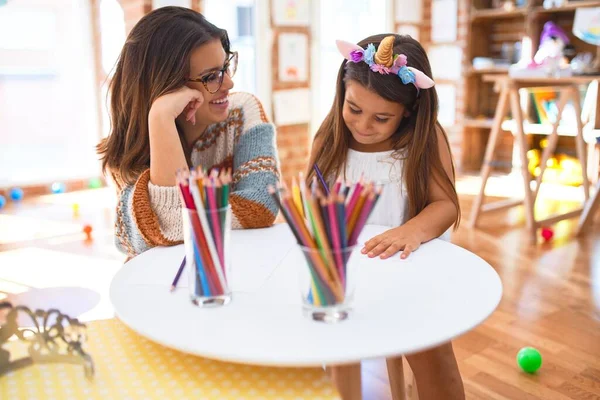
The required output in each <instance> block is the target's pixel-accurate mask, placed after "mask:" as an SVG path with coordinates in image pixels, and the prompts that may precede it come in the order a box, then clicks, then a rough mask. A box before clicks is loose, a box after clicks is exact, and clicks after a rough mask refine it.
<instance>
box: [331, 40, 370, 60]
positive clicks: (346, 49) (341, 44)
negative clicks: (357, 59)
mask: <svg viewBox="0 0 600 400" xmlns="http://www.w3.org/2000/svg"><path fill="white" fill-rule="evenodd" d="M335 44H336V45H337V48H338V50H339V51H340V53H341V54H342V56H344V58H345V59H346V60H350V61H351V60H352V57H351V56H350V53H351V52H353V51H355V50H360V51H363V48H362V47H360V46H359V45H357V44H354V43H350V42H345V41H343V40H336V41H335Z"/></svg>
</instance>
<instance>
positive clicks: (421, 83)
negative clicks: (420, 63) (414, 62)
mask: <svg viewBox="0 0 600 400" xmlns="http://www.w3.org/2000/svg"><path fill="white" fill-rule="evenodd" d="M407 68H408V69H410V70H411V71H412V72H413V73H414V74H415V83H416V85H417V87H418V88H419V89H429V88H430V87H433V85H435V82H434V81H433V79H431V78H430V77H428V76H427V75H425V74H424V73H423V72H421V71H419V70H418V69H416V68H413V67H407Z"/></svg>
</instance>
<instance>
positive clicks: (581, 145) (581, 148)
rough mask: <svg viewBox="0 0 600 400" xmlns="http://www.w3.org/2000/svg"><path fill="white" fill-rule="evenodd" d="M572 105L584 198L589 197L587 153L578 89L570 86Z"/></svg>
mask: <svg viewBox="0 0 600 400" xmlns="http://www.w3.org/2000/svg"><path fill="white" fill-rule="evenodd" d="M571 92H572V98H573V106H574V107H575V116H576V117H577V118H575V121H576V122H577V135H576V136H575V145H576V146H577V157H578V158H579V162H580V163H581V175H582V177H581V178H582V179H583V191H584V195H585V200H586V201H587V200H588V199H589V198H590V181H589V180H588V175H587V168H588V165H587V154H586V151H585V140H584V138H583V123H582V122H581V101H580V98H579V97H580V96H579V90H578V89H577V87H572V88H571Z"/></svg>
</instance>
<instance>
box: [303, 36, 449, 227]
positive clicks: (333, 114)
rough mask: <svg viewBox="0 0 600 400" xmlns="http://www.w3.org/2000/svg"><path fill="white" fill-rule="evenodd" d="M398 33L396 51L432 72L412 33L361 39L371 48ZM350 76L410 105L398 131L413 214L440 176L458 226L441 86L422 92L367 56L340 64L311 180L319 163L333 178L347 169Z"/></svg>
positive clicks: (399, 154)
mask: <svg viewBox="0 0 600 400" xmlns="http://www.w3.org/2000/svg"><path fill="white" fill-rule="evenodd" d="M392 35H393V36H395V40H394V54H405V55H406V57H407V59H408V66H410V67H414V68H417V69H419V70H421V71H422V72H423V73H425V75H427V76H429V77H431V76H432V75H431V66H430V65H429V60H428V59H427V55H426V53H425V50H424V49H423V47H422V46H421V45H420V44H419V42H417V41H416V40H414V39H413V38H411V37H410V36H403V35H394V34H381V35H375V36H370V37H368V38H366V39H364V40H362V41H361V42H359V43H358V45H359V46H360V47H362V48H366V47H367V45H368V44H369V43H372V44H373V45H375V47H376V48H378V47H379V44H380V42H381V41H382V40H383V39H384V38H385V37H387V36H392ZM349 80H353V81H356V82H358V83H360V84H361V85H363V86H364V87H366V88H368V89H370V90H372V91H374V92H375V93H377V94H378V95H379V96H381V97H383V98H384V99H386V100H389V101H394V102H397V103H400V104H402V105H404V106H405V107H406V109H407V110H408V111H410V116H408V117H405V118H403V119H402V122H401V123H400V126H399V128H398V130H397V131H396V132H395V133H394V135H393V136H392V138H393V149H394V150H395V152H394V157H396V158H399V157H402V158H404V168H403V179H404V182H406V189H407V196H408V213H409V215H408V218H413V217H414V216H416V215H417V214H419V213H420V212H421V211H422V210H423V209H424V208H425V207H426V206H427V204H428V198H429V188H430V182H431V179H434V180H435V181H436V182H438V183H439V184H440V186H441V187H442V189H443V190H444V192H445V193H446V194H447V195H448V197H450V200H451V201H452V203H454V206H455V207H456V215H457V219H456V222H455V224H454V226H455V228H456V227H458V223H459V221H460V205H459V203H458V196H457V194H456V189H455V187H454V174H455V172H454V165H453V166H452V179H451V178H449V177H448V175H447V174H446V172H445V171H444V168H443V166H442V162H441V159H440V155H439V151H438V138H437V133H438V132H442V133H443V137H444V141H445V144H446V146H448V150H450V144H449V142H448V138H447V136H446V132H445V131H444V129H443V128H442V126H441V125H440V124H439V122H438V121H437V116H438V98H437V93H436V91H435V87H433V88H430V89H422V90H421V91H420V92H419V93H417V89H416V88H415V86H414V85H412V84H408V85H404V84H403V83H402V81H401V80H400V78H398V76H396V75H393V74H390V75H382V74H379V73H374V72H372V71H371V70H370V69H369V66H368V65H367V64H366V63H364V62H360V63H353V62H347V61H346V60H344V61H343V62H342V65H341V66H340V70H339V72H338V77H337V83H336V95H335V99H334V101H333V106H332V107H331V111H330V112H329V114H328V115H327V117H326V118H325V120H324V121H323V123H322V124H321V127H320V128H319V130H318V131H317V134H316V136H315V142H316V143H317V144H318V145H319V146H318V148H314V150H313V154H312V155H311V163H310V165H309V170H308V172H307V180H308V181H309V182H310V181H311V180H312V178H313V176H314V175H315V173H314V170H313V164H314V163H316V164H317V166H318V167H319V169H320V170H321V172H322V173H323V175H324V176H325V177H329V178H331V177H333V179H335V177H337V176H340V174H341V173H343V171H344V170H345V167H346V157H347V154H348V148H349V142H350V140H349V139H350V137H351V133H350V131H349V130H348V127H347V126H346V124H345V123H344V119H343V118H342V109H343V106H344V98H345V93H346V82H348V81H349Z"/></svg>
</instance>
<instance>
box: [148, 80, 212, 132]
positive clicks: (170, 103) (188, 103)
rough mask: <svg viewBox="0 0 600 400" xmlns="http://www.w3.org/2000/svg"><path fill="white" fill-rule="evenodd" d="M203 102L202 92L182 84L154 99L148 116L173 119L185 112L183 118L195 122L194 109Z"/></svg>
mask: <svg viewBox="0 0 600 400" xmlns="http://www.w3.org/2000/svg"><path fill="white" fill-rule="evenodd" d="M202 103H204V96H202V92H200V91H198V90H195V89H191V88H189V87H187V86H184V87H182V88H180V89H177V90H176V91H174V92H171V93H167V94H164V95H162V96H160V97H159V98H157V99H156V100H154V103H152V107H151V108H150V116H152V117H159V118H161V117H162V118H168V119H172V120H175V118H177V117H178V116H179V115H181V114H182V113H184V112H185V120H186V121H191V122H192V124H194V125H195V124H196V110H198V108H200V106H201V105H202Z"/></svg>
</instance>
